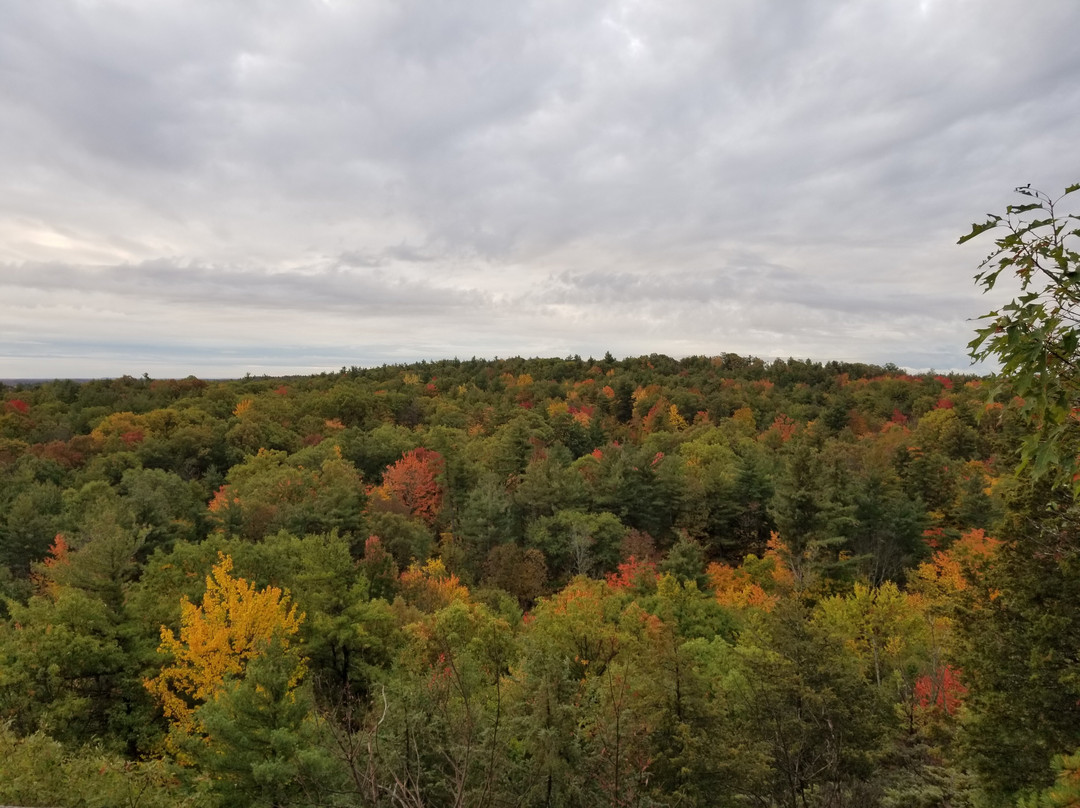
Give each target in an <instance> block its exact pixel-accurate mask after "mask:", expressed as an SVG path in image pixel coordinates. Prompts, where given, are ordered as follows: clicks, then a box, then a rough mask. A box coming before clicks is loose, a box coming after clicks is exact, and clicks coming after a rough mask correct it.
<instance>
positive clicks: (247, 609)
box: [145, 555, 304, 733]
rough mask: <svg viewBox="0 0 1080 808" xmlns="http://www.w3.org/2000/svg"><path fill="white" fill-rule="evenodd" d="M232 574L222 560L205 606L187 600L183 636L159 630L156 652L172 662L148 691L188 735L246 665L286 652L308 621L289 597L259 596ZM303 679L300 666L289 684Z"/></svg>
mask: <svg viewBox="0 0 1080 808" xmlns="http://www.w3.org/2000/svg"><path fill="white" fill-rule="evenodd" d="M232 568H233V565H232V559H231V558H230V557H229V556H226V555H222V556H220V560H219V562H218V563H217V565H215V566H214V568H213V569H212V570H211V573H210V575H208V576H207V578H206V595H205V596H204V597H203V600H202V604H201V605H199V606H196V605H195V604H193V603H192V602H191V601H189V600H188V599H187V598H184V600H183V602H182V603H181V606H180V608H181V616H180V633H179V636H177V635H176V634H174V633H173V632H172V630H171V629H169V628H167V627H165V626H162V627H161V645H160V646H159V648H158V651H159V652H160V653H162V654H167V655H169V656H170V657H171V658H172V662H171V664H169V665H167V666H166V667H165V668H164V669H163V670H162V671H161V673H159V674H158V675H157V676H156V677H154V678H152V679H148V680H146V682H145V685H146V687H147V689H148V690H149V691H150V692H151V693H152V694H153V695H154V696H156V697H157V699H158V700H159V701H160V702H161V706H162V710H163V711H164V713H165V716H166V717H167V718H169V719H170V720H172V721H173V722H175V725H176V728H177V729H179V730H181V731H182V732H184V733H191V732H193V731H195V730H197V726H196V724H197V722H196V720H195V717H194V712H195V710H196V709H197V708H198V707H200V706H201V705H203V704H205V703H207V702H209V701H211V700H213V699H214V697H215V696H217V695H218V693H219V692H221V691H223V690H224V689H225V688H226V686H227V685H228V684H229V682H230V681H232V680H235V679H236V678H238V677H242V676H243V674H244V672H245V669H246V667H247V665H248V663H249V662H251V661H252V660H253V659H255V658H256V657H258V656H260V655H261V654H262V653H263V652H264V651H265V649H266V648H267V647H268V646H269V645H270V643H271V642H272V641H276V642H277V643H278V644H279V645H280V647H281V649H282V650H286V649H287V648H288V646H289V642H290V638H291V637H293V636H294V635H295V634H296V632H297V630H298V629H299V627H300V622H301V621H302V620H303V619H304V616H303V614H297V611H296V606H295V605H293V604H290V603H289V596H288V594H286V593H283V592H282V591H281V590H280V589H278V588H277V587H273V586H269V587H266V588H265V589H260V590H256V589H255V585H254V584H252V583H250V582H248V581H246V580H244V579H243V578H234V577H233V575H232ZM302 673H303V665H302V664H299V663H298V664H297V666H296V671H295V673H294V674H293V676H292V682H291V684H295V683H296V681H298V680H299V678H300V676H301V675H302Z"/></svg>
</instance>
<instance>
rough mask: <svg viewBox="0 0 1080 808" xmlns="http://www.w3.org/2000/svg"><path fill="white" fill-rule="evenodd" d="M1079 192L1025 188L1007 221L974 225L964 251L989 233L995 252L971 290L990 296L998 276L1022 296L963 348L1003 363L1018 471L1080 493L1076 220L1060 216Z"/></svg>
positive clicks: (1079, 235) (994, 218)
mask: <svg viewBox="0 0 1080 808" xmlns="http://www.w3.org/2000/svg"><path fill="white" fill-rule="evenodd" d="M1078 190H1080V184H1075V185H1070V186H1069V187H1067V188H1066V189H1065V193H1063V194H1062V195H1061V196H1060V197H1058V198H1056V199H1054V198H1051V197H1050V196H1049V195H1047V194H1045V193H1044V192H1042V191H1038V190H1035V189H1033V188H1031V186H1030V185H1025V186H1023V187H1021V188H1017V189H1016V193H1018V194H1020V195H1021V196H1023V197H1024V200H1025V201H1024V202H1023V203H1022V204H1018V205H1009V206H1008V207H1006V209H1005V215H1004V216H1000V215H997V214H989V215H988V217H987V219H986V221H984V222H983V223H981V224H974V225H972V228H971V232H970V233H968V234H967V235H966V236H964V237H963V238H961V239H960V241H959V243H960V244H963V243H965V242H967V241H969V240H971V239H973V238H975V237H976V236H979V235H981V234H982V233H986V232H988V231H993V232H995V233H1001V231H1004V233H1003V234H1002V235H999V237H998V238H996V239H995V240H994V250H993V252H991V253H990V255H989V256H987V257H986V259H985V260H984V261H983V262H982V264H981V265H980V267H979V268H980V271H979V273H978V274H977V275H976V276H975V281H976V283H977V284H978V285H979V286H981V287H982V288H983V291H985V292H988V291H990V290H992V289H994V288H996V286H997V284H998V282H999V281H1000V280H1001V278H1002V274H1003V273H1004V274H1005V276H1006V277H1009V276H1010V275H1011V276H1013V279H1014V280H1015V281H1016V283H1017V284H1018V285H1019V292H1020V294H1019V295H1018V296H1017V297H1015V298H1013V300H1011V301H1010V302H1009V303H1006V304H1005V305H1004V306H1002V307H1001V308H999V309H996V310H994V311H991V312H989V313H987V314H985V315H983V316H982V318H980V319H982V320H984V321H987V324H986V325H985V326H984V327H982V328H979V329H977V330H976V337H975V339H973V340H972V341H971V342H970V343H969V345H968V347H969V349H970V354H971V357H972V359H975V360H977V361H982V360H986V359H991V360H996V361H998V362H1000V363H1001V370H1000V377H1001V380H1002V381H1003V382H1009V383H1010V384H1011V388H1012V392H1013V393H1014V394H1015V395H1016V396H1017V397H1019V400H1017V399H1014V401H1016V402H1017V405H1018V406H1019V407H1020V412H1021V414H1022V415H1023V416H1024V417H1025V418H1026V419H1027V421H1028V423H1029V425H1030V426H1031V429H1030V431H1029V432H1028V435H1027V437H1026V438H1025V440H1024V444H1023V447H1022V450H1021V458H1022V463H1021V467H1022V468H1025V467H1030V469H1031V473H1032V477H1034V478H1036V479H1037V478H1040V477H1044V476H1045V477H1048V478H1049V479H1050V480H1051V482H1052V483H1053V484H1054V485H1055V486H1058V485H1064V486H1068V487H1071V489H1072V491H1073V493H1074V494H1080V458H1078V456H1077V451H1076V448H1077V433H1078V431H1080V430H1078V426H1080V418H1078V416H1080V350H1078V349H1080V252H1077V246H1078V245H1077V241H1078V240H1080V227H1077V226H1076V222H1077V221H1080V216H1078V215H1077V214H1074V213H1063V212H1061V211H1060V204H1061V202H1062V200H1063V199H1064V198H1065V197H1066V196H1068V195H1069V194H1072V193H1074V192H1076V191H1078Z"/></svg>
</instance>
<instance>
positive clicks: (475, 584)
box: [0, 198, 1080, 808]
mask: <svg viewBox="0 0 1080 808" xmlns="http://www.w3.org/2000/svg"><path fill="white" fill-rule="evenodd" d="M1037 201H1038V198H1037ZM1051 220H1052V217H1051ZM1010 221H1011V220H1009V219H1004V220H1003V219H1001V218H1000V217H999V219H998V221H997V222H993V221H991V222H989V223H988V224H987V225H984V226H982V228H981V230H980V228H975V230H974V231H973V235H977V234H978V233H979V232H982V231H985V230H986V229H990V228H993V227H996V226H998V225H1000V224H1002V222H1004V223H1005V225H1006V226H1008V227H1012V228H1013V229H1011V230H1009V231H1007V232H1006V235H1005V236H1003V237H1002V239H1001V240H999V241H998V246H999V248H1000V250H1001V251H1000V252H999V253H998V256H999V258H1000V260H1001V261H1005V260H1009V257H1010V256H1013V257H1015V255H1016V249H1017V246H1016V245H1017V244H1019V245H1020V246H1021V247H1023V246H1024V245H1030V241H1025V238H1026V237H1027V235H1030V234H1031V233H1032V232H1033V231H1032V230H1031V228H1029V229H1028V230H1026V231H1025V230H1020V231H1019V236H1018V237H1017V238H1016V239H1014V241H1013V242H1012V244H1011V245H1010V243H1009V241H1008V240H1009V239H1010V238H1012V237H1014V236H1016V234H1017V232H1018V231H1017V229H1016V228H1015V227H1013V226H1012V225H1011V224H1009V223H1010ZM1036 225H1039V223H1038V222H1037V223H1036ZM1040 226H1041V225H1040ZM1051 247H1053V243H1052V242H1051ZM1040 249H1042V248H1040ZM1010 251H1012V252H1010ZM1042 254H1043V255H1050V256H1051V257H1052V258H1055V260H1057V259H1058V258H1062V255H1063V254H1062V253H1061V251H1060V250H1059V251H1058V252H1056V253H1054V252H1053V251H1052V250H1049V249H1047V251H1046V252H1044V253H1042ZM1029 255H1034V256H1035V260H1036V265H1035V266H1036V268H1039V267H1038V264H1037V259H1038V257H1039V255H1040V253H1039V250H1035V251H1033V252H1030V253H1029ZM1002 256H1004V257H1002ZM992 258H993V256H992ZM1063 260H1065V261H1066V263H1068V262H1070V261H1072V265H1074V266H1075V265H1076V264H1077V263H1078V262H1076V261H1073V259H1072V258H1070V257H1069V256H1068V255H1065V256H1064V259H1063ZM993 266H994V265H991V270H992V269H993ZM1012 266H1013V265H1012V264H1009V265H1006V264H1004V263H1002V264H1001V267H1002V268H1006V267H1012ZM1025 267H1029V269H1028V274H1027V276H1026V278H1027V279H1030V278H1032V277H1035V276H1037V275H1038V274H1039V273H1033V272H1031V271H1030V265H1025V264H1020V265H1019V269H1018V270H1017V271H1018V272H1019V273H1022V272H1023V271H1024V270H1025ZM998 271H1000V270H998ZM1010 271H1011V270H1010ZM1040 271H1042V270H1041V269H1040ZM1044 274H1045V273H1044ZM1049 274H1050V276H1051V278H1052V280H1053V283H1051V285H1050V288H1051V292H1053V293H1057V292H1060V291H1061V290H1062V289H1066V290H1068V289H1071V288H1072V287H1075V285H1076V279H1075V274H1073V275H1070V276H1067V275H1065V274H1064V273H1063V272H1057V273H1056V274H1055V271H1054V270H1053V269H1052V268H1051V271H1050V273H1049ZM1021 277H1022V279H1024V278H1025V276H1023V275H1021ZM980 278H981V282H983V283H987V282H988V283H989V284H990V285H992V284H993V281H994V280H996V275H993V276H992V277H991V275H983V276H980ZM1069 284H1071V285H1072V286H1069ZM1025 288H1026V284H1025ZM1069 294H1072V295H1073V297H1072V298H1070V297H1068V295H1065V296H1064V297H1062V298H1060V299H1059V303H1060V304H1061V305H1060V306H1059V307H1058V308H1057V309H1054V308H1053V306H1052V305H1047V304H1046V300H1047V299H1048V298H1047V299H1044V300H1043V301H1042V302H1040V300H1039V299H1038V297H1037V295H1032V296H1027V297H1021V298H1019V299H1018V300H1019V302H1018V303H1015V304H1014V305H1013V307H1012V308H1005V309H1002V311H1001V312H1000V313H999V312H994V313H993V314H992V317H993V318H994V319H992V320H991V321H990V322H989V323H988V324H986V326H985V327H984V328H982V329H981V330H980V331H979V332H978V336H977V338H976V340H975V341H974V342H973V344H972V351H973V354H974V355H975V356H976V357H977V358H978V357H980V356H981V357H985V356H989V355H991V354H993V355H995V356H996V357H997V358H999V359H1001V360H1002V363H1003V372H1002V374H1001V375H1000V376H998V377H996V378H994V379H989V378H980V377H977V376H973V375H957V374H948V375H940V374H933V373H929V374H922V375H910V374H907V373H905V372H902V371H901V370H900V369H898V368H896V367H893V366H886V367H876V366H868V365H856V364H840V363H835V362H834V363H829V364H825V365H822V364H818V363H814V362H809V361H796V360H787V361H780V360H778V361H774V362H769V363H766V362H763V361H761V360H758V359H754V358H750V357H743V356H738V355H734V354H725V355H721V356H715V357H690V358H686V359H682V360H675V359H672V358H670V357H667V356H662V355H652V356H647V357H639V358H629V359H621V360H616V359H614V358H613V357H611V356H610V355H608V356H605V357H604V358H603V359H601V360H594V359H586V360H582V359H581V358H579V357H572V358H566V359H519V358H514V359H503V360H494V361H486V360H476V359H474V360H471V361H459V360H453V361H439V362H431V363H419V364H412V365H402V366H384V367H380V368H370V369H365V368H343V369H342V370H341V371H340V372H339V373H330V374H323V375H317V376H306V377H291V378H275V379H271V378H251V377H249V378H245V379H242V380H232V381H204V380H200V379H197V378H193V377H192V378H187V379H181V380H154V379H150V378H149V377H143V378H141V379H135V378H131V377H124V378H120V379H113V380H104V381H90V382H85V383H75V382H72V381H55V382H50V383H42V384H35V385H16V386H8V387H2V388H0V596H2V598H0V604H2V605H0V802H4V803H13V804H21V805H55V806H61V805H63V806H67V805H71V806H75V805H79V806H121V805H123V806H144V807H145V808H153V807H154V806H179V805H184V806H402V807H403V808H404V807H407V806H413V807H414V808H419V807H420V806H430V807H431V808H435V807H436V806H491V807H492V808H495V807H496V806H521V808H530V807H531V806H583V807H584V806H671V807H672V808H674V806H761V807H762V808H767V807H769V806H776V807H777V808H781V807H782V808H812V807H813V808H840V807H841V806H880V807H881V808H899V807H900V806H915V807H916V808H918V807H922V808H935V807H936V808H961V807H962V806H969V807H970V808H996V807H998V806H1021V808H1052V807H1053V806H1062V807H1063V806H1070V805H1076V804H1078V800H1080V751H1078V750H1080V658H1078V653H1080V552H1078V548H1080V541H1078V538H1080V537H1078V535H1077V533H1078V523H1077V518H1076V516H1077V513H1076V511H1077V509H1076V505H1075V491H1076V488H1077V486H1078V484H1080V483H1078V481H1080V474H1077V473H1076V457H1077V452H1076V441H1075V427H1076V425H1077V423H1080V422H1078V421H1077V413H1078V412H1080V410H1077V409H1075V408H1073V406H1072V403H1073V401H1075V398H1072V399H1070V398H1069V396H1070V395H1073V394H1074V393H1075V390H1076V378H1075V376H1071V375H1070V374H1071V373H1072V372H1073V371H1072V367H1073V364H1071V358H1072V357H1075V356H1076V354H1077V343H1078V340H1077V338H1076V334H1075V330H1074V329H1072V323H1073V322H1075V320H1071V319H1069V317H1068V316H1065V315H1061V316H1059V315H1060V313H1061V311H1062V310H1063V308H1065V309H1067V307H1068V306H1069V305H1072V303H1073V302H1075V301H1073V298H1075V297H1077V296H1076V295H1075V293H1072V292H1069ZM1062 301H1063V302H1062ZM1054 317H1057V320H1053V318H1054ZM1048 318H1049V319H1048ZM1040 328H1041V329H1042V330H1041V331H1040V330H1039V329H1040ZM1032 334H1037V337H1036V339H1035V340H1034V343H1033V342H1032V340H1031V339H1029V337H1030V336H1031V335H1032ZM1033 345H1034V347H1033ZM1040 348H1041V349H1042V350H1043V353H1042V354H1041V356H1042V360H1041V364H1039V357H1040V354H1039V350H1040ZM1025 352H1026V353H1025ZM1048 356H1049V357H1050V358H1049V359H1047V357H1048Z"/></svg>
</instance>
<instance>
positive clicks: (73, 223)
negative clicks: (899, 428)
mask: <svg viewBox="0 0 1080 808" xmlns="http://www.w3.org/2000/svg"><path fill="white" fill-rule="evenodd" d="M1078 23H1080V7H1077V6H1076V5H1075V4H1074V3H1072V2H1070V0H1047V2H1042V3H1039V4H1035V5H1031V6H1027V7H1023V8H1021V7H1020V6H1018V5H1017V4H1015V3H1012V2H1005V0H1001V1H1000V2H994V1H991V0H987V1H986V2H980V3H974V2H970V0H968V1H965V0H924V1H923V2H921V3H915V2H911V1H910V0H902V1H901V0H886V1H885V2H881V3H863V2H856V1H855V0H851V1H850V2H836V1H835V0H817V1H816V2H815V1H814V0H811V2H805V3H799V4H794V5H793V4H791V3H786V2H780V0H764V1H762V0H734V1H733V2H728V3H723V4H716V3H707V2H703V1H701V2H696V1H692V0H663V2H660V0H634V1H628V2H597V3H576V2H568V0H556V2H551V0H547V1H546V2H534V3H528V2H522V3H506V2H503V0H469V2H463V1H462V2H447V3H437V4H432V3H420V2H389V1H388V2H374V1H373V2H347V0H340V2H331V1H330V0H325V1H324V2H316V1H315V0H309V1H303V0H301V2H297V0H262V1H261V2H246V3H239V2H229V1H226V2H210V0H207V1H206V2H189V1H185V2H180V1H179V0H174V2H168V1H167V0H163V2H156V3H152V4H146V3H139V2H134V0H131V1H130V2H120V1H119V0H97V1H95V0H79V1H76V0H71V1H70V2H68V1H65V0H58V2H54V3H8V4H4V5H3V6H2V7H0V120H3V122H4V125H3V126H2V127H0V169H2V171H0V191H2V193H0V377H25V376H38V377H40V376H45V377H51V376H77V377H85V376H95V375H118V374H122V373H131V374H133V375H137V374H140V373H142V372H144V371H147V372H150V373H151V375H186V374H188V373H196V374H201V375H236V374H243V373H244V372H248V371H250V372H255V373H261V372H286V371H304V370H323V369H334V368H337V367H340V366H341V365H343V364H350V365H351V364H370V363H378V362H383V361H400V360H406V359H413V358H440V357H444V356H455V355H457V356H473V355H476V356H494V355H500V356H507V355H512V354H525V355H552V354H554V355H567V354H573V353H579V354H581V355H589V354H593V355H599V354H602V353H603V352H604V351H606V350H610V351H611V352H612V353H614V354H615V355H628V354H637V353H650V352H654V351H656V352H665V353H670V354H673V355H684V354H690V353H704V354H715V353H720V352H726V351H735V352H738V353H753V354H757V355H763V356H789V355H791V356H797V357H807V356H808V357H813V358H816V359H822V360H827V359H833V358H835V359H852V360H863V361H876V362H887V361H893V362H896V363H897V364H901V365H908V366H913V367H929V366H934V367H937V368H939V369H940V368H954V367H955V368H959V367H965V366H966V365H967V362H966V359H965V358H964V345H965V343H966V342H967V340H968V338H969V337H968V334H969V332H970V330H971V323H970V322H968V321H967V320H968V318H970V317H972V316H975V315H977V314H978V313H979V312H981V311H983V310H985V309H986V308H987V307H988V302H987V301H985V300H981V299H980V298H979V296H978V294H977V292H976V290H975V289H974V287H973V286H972V284H971V274H972V273H973V271H974V267H975V265H976V264H977V263H978V261H979V260H980V259H981V257H982V254H983V253H984V252H985V251H986V248H987V246H986V245H975V246H973V247H970V248H957V247H955V246H954V244H955V241H956V238H957V236H958V235H959V234H960V233H962V232H964V231H965V230H966V229H967V227H968V224H969V223H970V222H971V221H973V220H975V219H977V218H979V217H980V216H981V214H983V213H984V212H985V211H987V210H998V209H1000V208H1001V207H1003V205H1004V204H1006V203H1007V202H1008V201H1010V199H1009V193H1008V192H1009V190H1010V189H1011V188H1012V187H1014V186H1016V185H1019V184H1024V183H1028V182H1031V183H1033V184H1035V185H1037V186H1040V187H1044V188H1046V189H1047V190H1051V191H1053V190H1057V189H1059V188H1062V187H1064V185H1066V184H1068V183H1069V182H1072V181H1075V180H1077V179H1078V176H1077V173H1078V170H1077V169H1078V167H1077V166H1076V164H1075V158H1072V157H1070V155H1071V154H1072V153H1073V152H1074V150H1075V144H1076V143H1077V142H1080V118H1078V116H1076V115H1075V114H1074V112H1075V110H1076V109H1078V108H1080V51H1078V50H1077V49H1076V48H1075V47H1074V43H1073V41H1072V40H1073V38H1074V34H1075V31H1076V30H1077V24H1078Z"/></svg>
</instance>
